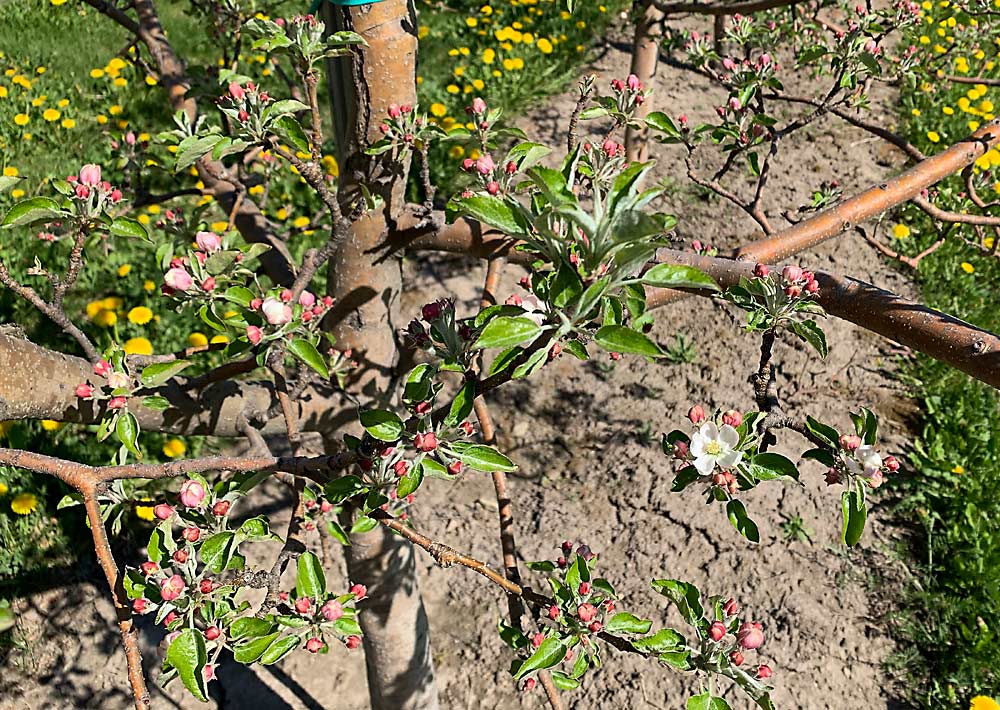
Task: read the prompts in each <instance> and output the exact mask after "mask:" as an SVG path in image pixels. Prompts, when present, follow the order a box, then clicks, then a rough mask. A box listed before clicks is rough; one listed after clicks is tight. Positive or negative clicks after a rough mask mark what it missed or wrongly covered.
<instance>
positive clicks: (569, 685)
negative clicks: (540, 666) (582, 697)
mask: <svg viewBox="0 0 1000 710" xmlns="http://www.w3.org/2000/svg"><path fill="white" fill-rule="evenodd" d="M552 683H553V684H554V685H555V686H556V687H557V688H559V690H576V689H577V688H579V687H580V681H578V680H577V679H576V678H570V677H569V676H568V675H566V674H565V673H563V672H562V671H552Z"/></svg>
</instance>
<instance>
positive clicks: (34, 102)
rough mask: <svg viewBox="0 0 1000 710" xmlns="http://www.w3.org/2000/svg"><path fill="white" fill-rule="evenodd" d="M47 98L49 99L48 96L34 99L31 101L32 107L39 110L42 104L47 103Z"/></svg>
mask: <svg viewBox="0 0 1000 710" xmlns="http://www.w3.org/2000/svg"><path fill="white" fill-rule="evenodd" d="M46 98H48V97H46V96H36V97H35V98H33V99H32V100H31V105H32V106H34V107H35V108H38V107H39V106H41V105H42V104H44V103H45V99H46Z"/></svg>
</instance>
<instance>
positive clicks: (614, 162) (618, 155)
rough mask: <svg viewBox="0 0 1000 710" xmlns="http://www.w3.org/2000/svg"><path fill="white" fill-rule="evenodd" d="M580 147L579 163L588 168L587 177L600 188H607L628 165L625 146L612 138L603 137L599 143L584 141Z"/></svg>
mask: <svg viewBox="0 0 1000 710" xmlns="http://www.w3.org/2000/svg"><path fill="white" fill-rule="evenodd" d="M580 149H581V152H582V155H581V156H580V162H581V164H582V165H584V166H585V167H587V168H589V171H588V172H589V175H588V177H589V178H590V180H591V181H592V182H593V184H594V185H595V186H597V187H599V188H601V189H605V190H606V189H608V187H609V186H610V185H611V184H613V183H614V181H615V178H616V177H618V175H619V174H620V173H621V172H622V170H624V169H625V168H627V167H628V160H627V159H626V157H625V146H624V145H622V144H621V143H619V142H618V141H616V140H614V139H613V138H610V137H608V138H605V139H604V140H603V141H602V142H601V143H600V144H599V145H596V144H593V143H590V142H585V143H584V144H583V145H582V146H581V148H580Z"/></svg>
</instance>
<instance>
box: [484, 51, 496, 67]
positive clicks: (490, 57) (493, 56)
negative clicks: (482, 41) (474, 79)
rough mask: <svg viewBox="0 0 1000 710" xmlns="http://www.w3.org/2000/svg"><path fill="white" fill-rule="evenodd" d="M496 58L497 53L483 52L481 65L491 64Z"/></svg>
mask: <svg viewBox="0 0 1000 710" xmlns="http://www.w3.org/2000/svg"><path fill="white" fill-rule="evenodd" d="M496 58H497V53H496V51H495V50H492V49H484V50H483V64H492V63H493V60H495V59H496Z"/></svg>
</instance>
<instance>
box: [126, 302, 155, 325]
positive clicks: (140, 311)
mask: <svg viewBox="0 0 1000 710" xmlns="http://www.w3.org/2000/svg"><path fill="white" fill-rule="evenodd" d="M128 319H129V322H131V323H135V324H136V325H146V324H147V323H149V321H151V320H153V311H151V310H150V309H148V308H146V306H136V307H135V308H133V309H132V310H130V311H129V312H128Z"/></svg>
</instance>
